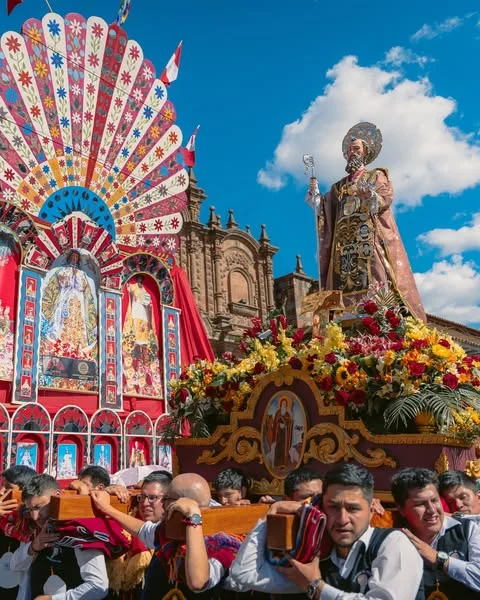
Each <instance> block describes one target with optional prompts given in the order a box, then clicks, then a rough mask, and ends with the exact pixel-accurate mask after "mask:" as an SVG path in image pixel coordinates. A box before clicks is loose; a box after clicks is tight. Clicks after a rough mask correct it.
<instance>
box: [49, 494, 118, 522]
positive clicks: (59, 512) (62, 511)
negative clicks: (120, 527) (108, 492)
mask: <svg viewBox="0 0 480 600" xmlns="http://www.w3.org/2000/svg"><path fill="white" fill-rule="evenodd" d="M110 504H111V505H112V506H113V507H114V508H116V509H117V510H119V511H121V512H123V513H127V512H128V511H129V509H130V502H128V503H126V504H125V503H124V502H120V500H119V499H118V498H117V497H116V496H110ZM50 506H51V508H50V516H51V517H52V518H53V519H57V520H59V521H68V520H70V519H89V518H92V517H101V516H102V513H101V512H99V511H97V510H96V509H95V508H94V504H93V502H92V498H91V497H90V496H86V495H77V494H75V495H73V494H62V495H61V496H52V498H51V500H50Z"/></svg>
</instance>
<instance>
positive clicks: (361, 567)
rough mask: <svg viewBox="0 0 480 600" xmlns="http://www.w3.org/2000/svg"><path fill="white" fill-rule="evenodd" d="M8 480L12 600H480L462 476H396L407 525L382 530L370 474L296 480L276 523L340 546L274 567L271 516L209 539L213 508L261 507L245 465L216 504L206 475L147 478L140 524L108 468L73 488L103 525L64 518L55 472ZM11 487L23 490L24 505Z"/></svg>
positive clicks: (5, 595) (466, 482)
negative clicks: (207, 514) (173, 534)
mask: <svg viewBox="0 0 480 600" xmlns="http://www.w3.org/2000/svg"><path fill="white" fill-rule="evenodd" d="M2 480H3V481H2V484H3V490H2V493H1V496H0V529H1V532H2V535H1V538H0V539H1V548H0V552H1V554H2V556H1V558H0V589H1V593H2V596H1V598H0V600H10V598H11V599H14V598H17V599H20V600H30V599H35V600H101V599H102V598H105V597H107V596H108V597H109V598H112V599H113V598H121V599H122V600H136V599H143V600H151V599H154V598H155V599H156V600H161V599H162V598H168V599H171V600H183V599H186V598H198V599H200V598H209V599H222V598H234V597H235V598H240V597H245V598H252V597H253V598H257V597H261V598H265V599H268V598H279V597H283V596H285V598H289V597H290V598H297V597H298V598H303V599H304V598H308V599H310V600H314V599H315V600H360V599H362V598H368V599H370V600H374V599H378V600H380V599H381V600H386V599H391V600H417V599H418V600H421V599H428V598H430V600H445V598H447V599H458V600H469V599H470V598H480V526H479V525H478V524H477V521H478V522H480V492H479V491H478V490H477V484H476V482H475V481H474V480H472V479H471V478H469V477H468V476H467V475H465V474H464V473H462V472H459V471H448V472H446V473H444V474H442V475H441V476H440V477H437V475H436V474H435V473H433V472H432V471H429V470H427V469H417V468H409V469H404V470H401V471H399V472H397V473H396V474H395V475H394V476H393V478H392V488H391V492H392V495H393V498H394V501H395V504H396V511H397V522H396V525H397V528H378V527H372V526H371V525H370V523H371V519H372V511H376V512H382V508H381V506H379V503H378V501H376V500H375V499H374V481H373V477H372V475H371V473H370V472H369V471H367V470H366V469H363V468H361V467H358V466H356V465H354V464H352V463H346V464H341V465H338V466H335V467H333V468H332V469H330V470H329V471H327V472H326V473H325V474H324V475H320V474H319V473H318V472H315V471H311V470H308V469H298V470H297V471H294V472H292V473H290V474H289V475H288V476H287V478H286V479H285V497H284V498H283V499H274V498H271V497H269V496H264V497H262V498H260V499H258V501H260V502H262V503H268V504H270V507H269V509H268V513H269V514H281V513H285V514H298V515H301V514H302V512H303V511H306V510H307V509H306V507H307V506H308V507H315V510H318V514H321V515H322V519H323V521H324V523H325V533H324V540H323V541H324V542H325V541H326V542H327V543H326V544H325V543H322V546H321V548H322V550H321V551H320V552H319V554H316V555H314V556H312V557H311V558H310V559H309V562H299V561H297V560H296V559H295V558H293V557H292V555H291V554H290V553H286V555H285V556H284V557H282V558H283V560H281V561H279V560H271V553H270V552H268V551H267V548H266V545H267V522H266V519H261V520H260V521H259V522H258V523H257V524H256V525H255V526H254V528H253V529H252V530H251V531H250V533H249V534H248V535H246V536H237V535H233V534H229V533H228V532H218V533H216V534H213V535H208V536H206V535H204V532H203V528H202V509H205V508H207V507H209V506H212V505H218V504H222V505H239V504H248V503H250V502H251V501H253V500H252V499H248V497H247V496H248V480H247V478H246V477H245V476H244V474H243V473H242V472H241V471H240V470H238V469H226V470H224V471H222V472H221V473H219V475H218V477H217V479H216V480H215V482H214V485H213V487H214V491H215V494H216V498H217V501H215V500H214V499H213V498H212V494H211V489H210V486H209V484H208V482H207V481H206V480H205V479H204V478H203V477H201V476H199V475H198V474H194V473H184V474H181V475H178V476H177V477H175V478H173V479H172V476H171V475H170V474H169V473H168V472H166V471H156V472H153V473H151V474H150V475H149V476H148V477H146V478H145V479H144V480H143V482H141V488H140V492H139V493H138V497H137V511H136V514H135V515H133V514H128V513H127V512H123V511H120V510H117V509H116V508H115V507H114V506H113V505H112V503H111V497H112V495H116V496H118V497H119V498H120V500H123V501H126V500H127V499H129V496H130V493H129V491H128V490H126V489H125V488H122V487H121V486H110V478H109V475H108V473H107V472H106V471H105V470H104V469H103V468H102V467H99V466H88V467H85V468H84V469H83V470H82V471H81V472H80V474H79V477H78V481H75V482H73V483H72V486H71V487H72V488H74V489H76V490H77V491H78V492H79V493H82V494H89V495H90V496H91V498H92V501H93V503H94V505H95V506H96V509H97V512H98V514H101V515H103V517H102V518H95V519H84V520H81V519H78V520H76V521H74V522H71V523H70V522H67V523H61V522H58V521H57V522H55V521H52V518H51V514H52V509H51V506H52V497H54V496H58V495H60V494H61V493H62V492H61V490H60V486H59V484H58V482H57V481H56V480H55V479H54V478H53V477H51V476H49V475H46V474H37V473H36V472H35V471H33V470H32V469H29V468H28V467H25V466H14V467H10V468H9V469H7V470H6V471H4V472H3V473H2ZM10 490H21V498H22V500H21V504H20V505H18V503H17V501H16V500H14V499H12V497H11V493H10ZM175 512H179V513H181V515H182V518H183V523H184V524H185V526H186V540H185V541H182V542H179V541H175V540H171V539H168V538H167V536H166V532H165V523H166V521H167V520H168V519H169V518H171V517H172V515H173V513H175ZM307 541H308V540H307ZM277 558H278V557H277ZM139 559H140V560H139ZM279 562H281V563H283V564H281V565H279V564H278V563H279ZM119 573H120V575H119ZM442 594H443V595H442Z"/></svg>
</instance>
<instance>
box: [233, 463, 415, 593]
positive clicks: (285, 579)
mask: <svg viewBox="0 0 480 600" xmlns="http://www.w3.org/2000/svg"><path fill="white" fill-rule="evenodd" d="M372 500H373V477H372V475H371V474H370V473H369V472H368V471H367V470H366V469H363V468H361V467H357V466H355V465H352V464H350V463H347V464H343V465H339V466H337V467H335V468H333V469H331V470H330V471H328V472H327V474H326V476H325V479H324V482H323V501H322V502H323V510H324V512H325V515H326V530H327V532H328V535H329V537H330V539H331V542H332V546H333V549H332V551H331V553H330V554H329V556H327V557H325V558H324V559H323V560H321V561H320V559H319V557H315V558H314V559H313V561H312V562H310V563H308V564H303V563H300V562H297V561H296V560H293V559H291V558H290V559H289V562H290V566H288V567H275V566H273V565H272V564H270V562H268V561H267V559H266V554H265V545H266V535H267V528H266V522H265V521H263V520H262V521H259V523H258V524H257V525H256V527H255V528H254V529H253V531H252V532H251V533H250V535H249V536H248V537H247V539H246V540H245V542H244V543H243V544H242V547H241V548H240V550H239V552H238V555H237V558H236V560H235V561H234V563H233V565H232V568H231V577H232V579H233V581H234V585H235V586H237V587H238V588H240V589H241V590H242V591H247V590H258V591H263V592H269V593H273V594H295V593H299V592H304V593H306V597H307V598H309V599H310V600H313V599H315V600H318V599H321V600H342V599H344V598H345V599H347V598H355V599H358V600H360V599H361V598H369V599H372V600H373V599H376V598H378V599H380V598H382V599H383V598H391V599H394V600H421V599H423V597H424V596H423V591H422V590H419V587H420V584H421V580H422V561H421V560H420V558H419V556H418V555H417V554H416V553H415V549H414V548H413V547H412V544H411V543H409V540H408V538H407V537H406V536H405V535H404V534H403V533H402V532H401V531H396V530H392V529H378V528H374V527H370V526H369V524H370V518H371V505H372ZM302 509H303V505H302V504H301V503H299V502H279V503H277V504H274V505H273V506H272V508H271V511H272V513H273V514H276V513H282V512H283V513H295V512H297V511H299V510H300V511H301V510H302Z"/></svg>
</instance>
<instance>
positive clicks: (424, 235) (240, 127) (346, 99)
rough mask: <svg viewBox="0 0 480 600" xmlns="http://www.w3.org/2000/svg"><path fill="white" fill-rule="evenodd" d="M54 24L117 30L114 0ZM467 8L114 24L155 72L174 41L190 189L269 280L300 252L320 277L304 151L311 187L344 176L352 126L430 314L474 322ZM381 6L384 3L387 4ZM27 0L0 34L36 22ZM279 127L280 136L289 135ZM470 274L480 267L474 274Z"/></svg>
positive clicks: (475, 19)
mask: <svg viewBox="0 0 480 600" xmlns="http://www.w3.org/2000/svg"><path fill="white" fill-rule="evenodd" d="M51 4H52V7H53V9H54V11H56V12H58V13H59V14H61V15H65V14H67V13H68V12H80V13H82V14H83V15H85V16H91V15H93V14H96V15H99V16H101V17H103V18H104V19H105V20H106V21H107V22H111V21H113V20H114V18H115V16H116V12H117V9H118V4H119V0H118V1H117V0H102V1H101V2H100V1H98V0H96V1H93V0H77V1H76V2H75V1H73V0H72V1H71V0H51ZM476 4H477V3H476V2H473V1H472V2H464V1H462V0H460V1H458V2H456V3H454V4H453V3H451V2H446V1H445V0H441V1H437V2H431V1H430V0H428V1H424V2H414V1H413V0H405V1H404V2H403V3H385V2H379V1H370V2H369V3H368V4H367V5H364V4H362V3H358V2H351V1H350V0H348V1H347V0H346V1H345V2H343V3H342V4H339V3H325V2H322V1H320V0H296V1H295V2H293V0H277V1H275V2H273V1H271V0H244V1H243V2H238V1H237V0H224V1H220V0H184V1H183V2H177V3H172V2H164V1H162V0H132V9H131V13H130V16H129V18H128V20H127V22H126V24H125V29H126V30H127V32H128V34H129V36H130V37H131V38H133V39H136V40H137V41H138V42H139V43H140V44H141V45H142V47H143V49H144V54H145V56H146V57H147V58H150V59H151V60H152V62H153V63H154V65H155V66H156V68H157V74H159V73H160V72H161V71H162V69H163V67H164V65H165V63H166V62H167V61H168V59H169V57H170V55H171V54H172V52H173V51H174V49H175V47H176V45H177V43H178V42H179V40H181V39H183V41H184V45H183V54H182V61H181V66H180V75H179V79H178V80H177V81H176V82H175V83H174V84H173V85H172V86H171V88H170V90H169V98H170V99H171V100H173V102H174V104H175V106H176V109H177V115H178V124H179V125H180V127H181V128H182V130H183V134H184V141H185V143H186V140H187V139H188V137H189V135H190V133H191V132H192V131H193V129H194V128H195V126H196V125H197V124H198V123H200V124H201V129H200V132H199V135H198V138H197V166H196V168H195V173H196V176H197V178H198V181H199V185H200V186H201V187H203V188H204V189H205V191H206V192H207V194H208V199H207V201H206V202H205V206H204V210H203V213H202V217H203V220H204V221H205V220H206V219H207V218H208V206H210V205H211V204H213V205H215V207H216V209H217V212H218V213H219V214H220V215H221V216H222V221H223V223H225V222H226V218H227V211H228V209H229V208H233V209H234V210H235V217H236V220H237V222H238V223H239V224H240V226H241V227H245V225H247V224H249V225H250V226H251V228H252V233H254V234H255V235H257V236H258V235H259V233H260V224H261V223H266V225H267V231H268V233H269V236H270V238H271V241H272V243H273V244H275V245H277V246H279V247H280V251H279V253H278V255H277V256H276V258H275V263H274V266H275V275H276V276H279V275H283V274H285V273H287V272H290V271H292V270H293V268H294V266H295V255H296V254H298V253H299V254H301V255H302V260H303V264H304V268H305V271H306V272H307V273H309V274H311V275H315V274H316V269H317V267H316V262H315V234H314V229H313V216H312V213H311V210H310V209H309V208H308V206H307V205H306V204H305V202H304V193H305V190H306V186H307V183H308V180H307V177H306V176H305V175H303V168H302V165H301V156H302V154H303V153H306V152H311V153H313V154H314V155H315V157H316V161H317V175H318V177H319V179H320V181H321V188H322V190H323V191H325V190H326V189H328V187H329V186H330V184H331V183H332V182H334V181H336V180H337V179H339V178H341V177H342V176H343V167H344V163H343V159H342V156H341V141H342V138H343V135H344V134H345V133H346V131H347V129H348V128H349V126H350V125H353V124H354V123H355V122H357V121H359V120H370V121H373V122H374V123H377V125H379V127H380V128H381V129H382V131H383V133H384V150H383V152H382V154H381V155H380V157H379V159H377V161H376V163H375V164H376V165H378V166H384V167H389V168H390V171H391V177H392V180H393V183H394V186H395V188H396V192H397V199H396V204H395V206H396V209H395V210H396V217H397V222H398V225H399V228H400V232H401V234H402V237H403V240H404V243H405V246H406V248H407V252H408V254H409V257H410V261H411V263H412V267H413V270H414V272H415V274H416V278H417V281H418V284H419V287H420V292H421V295H422V298H423V299H424V302H425V305H426V308H427V310H428V311H430V312H434V313H435V314H439V315H443V316H445V317H446V318H450V319H452V320H456V321H459V322H466V323H471V324H479V323H480V270H479V269H480V267H479V266H478V264H480V259H479V250H480V207H479V184H480V138H479V132H480V113H479V112H478V98H479V97H480V78H479V77H478V72H479V70H478V55H479V52H480V26H479V21H480V13H475V12H474V11H475V10H476ZM387 6H388V8H387ZM45 12H46V5H45V3H44V2H42V1H41V0H35V1H34V0H24V2H23V4H22V5H20V6H18V7H17V8H16V9H15V11H14V12H13V14H12V15H11V16H10V17H8V18H7V17H6V13H5V12H3V13H2V15H1V16H0V29H1V30H2V31H5V30H8V29H14V30H19V29H20V27H21V24H22V23H23V21H24V20H26V19H27V18H29V17H32V16H35V17H41V16H43V14H44V13H45ZM286 126H288V127H286ZM477 263H478V264H477Z"/></svg>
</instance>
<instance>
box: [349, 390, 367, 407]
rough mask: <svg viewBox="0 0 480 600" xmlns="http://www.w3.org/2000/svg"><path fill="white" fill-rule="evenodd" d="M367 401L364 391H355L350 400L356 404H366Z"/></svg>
mask: <svg viewBox="0 0 480 600" xmlns="http://www.w3.org/2000/svg"><path fill="white" fill-rule="evenodd" d="M366 399H367V394H366V393H365V392H364V391H363V390H353V392H352V393H351V394H350V400H351V401H352V402H353V403H354V404H365V400H366Z"/></svg>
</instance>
